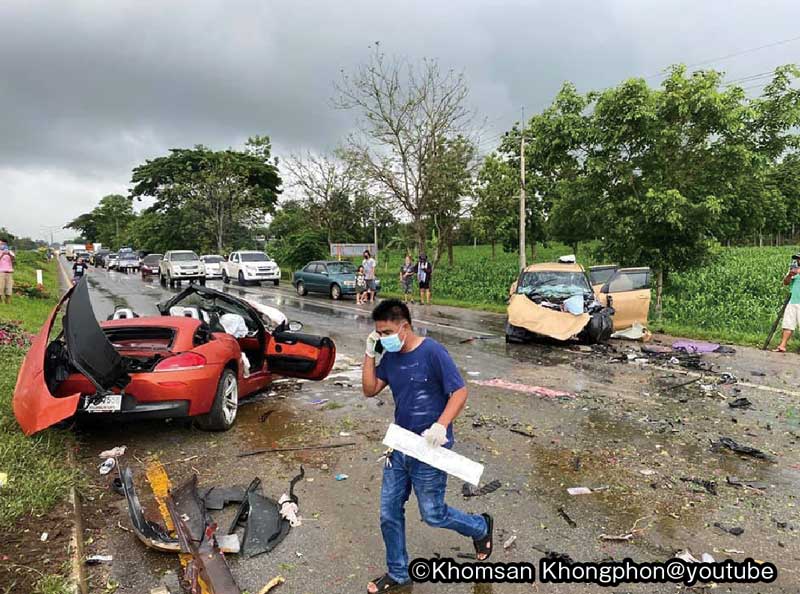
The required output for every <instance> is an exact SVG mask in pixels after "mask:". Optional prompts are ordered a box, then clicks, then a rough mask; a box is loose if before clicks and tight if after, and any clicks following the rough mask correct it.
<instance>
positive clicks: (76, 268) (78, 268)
mask: <svg viewBox="0 0 800 594" xmlns="http://www.w3.org/2000/svg"><path fill="white" fill-rule="evenodd" d="M84 274H86V262H84V261H83V258H78V261H77V262H75V264H73V265H72V284H73V285H75V284H77V283H78V281H79V280H81V278H83V275H84Z"/></svg>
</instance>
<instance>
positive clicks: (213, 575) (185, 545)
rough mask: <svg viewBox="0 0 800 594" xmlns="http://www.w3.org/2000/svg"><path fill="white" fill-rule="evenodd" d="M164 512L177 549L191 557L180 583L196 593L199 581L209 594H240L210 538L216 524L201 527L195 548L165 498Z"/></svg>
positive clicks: (215, 543) (173, 505) (182, 523)
mask: <svg viewBox="0 0 800 594" xmlns="http://www.w3.org/2000/svg"><path fill="white" fill-rule="evenodd" d="M167 509H168V510H169V513H170V516H171V517H172V521H173V522H174V524H175V533H176V534H177V535H178V540H179V541H180V543H181V548H182V549H183V550H185V551H187V552H188V553H189V554H190V555H191V561H190V562H189V563H188V564H187V565H186V567H185V569H184V580H185V582H186V584H187V585H188V586H189V590H190V591H191V592H196V591H197V585H198V582H199V580H200V579H202V581H203V582H204V583H205V584H206V586H207V587H208V588H209V590H210V592H211V594H241V590H240V589H239V586H238V585H236V581H235V580H234V579H233V574H231V570H230V567H228V563H227V562H226V561H225V557H224V556H223V555H222V552H221V551H220V548H219V545H218V543H217V539H216V537H215V536H214V533H215V531H216V524H214V525H212V526H208V527H206V528H205V530H204V531H203V533H202V535H201V538H202V540H200V541H199V545H198V544H197V542H196V541H195V540H194V539H192V537H191V534H190V533H189V530H188V528H187V527H186V524H185V523H184V520H183V518H182V517H181V514H179V513H178V511H177V510H176V508H175V503H174V501H173V500H172V498H171V497H168V498H167Z"/></svg>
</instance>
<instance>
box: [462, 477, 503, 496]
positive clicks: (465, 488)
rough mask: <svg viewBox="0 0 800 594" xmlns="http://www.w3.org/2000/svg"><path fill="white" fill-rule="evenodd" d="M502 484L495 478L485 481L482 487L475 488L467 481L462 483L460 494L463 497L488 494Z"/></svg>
mask: <svg viewBox="0 0 800 594" xmlns="http://www.w3.org/2000/svg"><path fill="white" fill-rule="evenodd" d="M502 486H503V484H502V483H501V482H500V481H498V480H497V479H495V480H493V481H491V482H489V483H486V484H485V485H483V486H482V487H478V488H475V487H473V486H472V485H470V484H469V483H464V484H463V485H462V487H461V494H462V495H463V496H464V497H480V496H481V495H488V494H489V493H493V492H495V491H497V489H499V488H500V487H502Z"/></svg>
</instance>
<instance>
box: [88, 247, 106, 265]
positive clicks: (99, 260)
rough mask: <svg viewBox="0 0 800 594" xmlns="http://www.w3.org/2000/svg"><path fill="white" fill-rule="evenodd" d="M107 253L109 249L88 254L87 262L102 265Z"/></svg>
mask: <svg viewBox="0 0 800 594" xmlns="http://www.w3.org/2000/svg"><path fill="white" fill-rule="evenodd" d="M108 254H109V250H98V251H96V252H94V253H93V254H92V255H91V256H89V264H91V265H92V266H97V267H100V266H102V265H103V260H104V258H105V257H106V256H107V255H108Z"/></svg>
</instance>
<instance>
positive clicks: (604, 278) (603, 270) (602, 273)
mask: <svg viewBox="0 0 800 594" xmlns="http://www.w3.org/2000/svg"><path fill="white" fill-rule="evenodd" d="M617 270H619V266H617V265H616V264H602V265H600V266H590V267H589V283H590V284H591V285H592V290H593V291H594V294H595V295H598V298H599V295H600V294H601V290H602V289H603V285H605V284H606V283H607V282H608V281H609V280H611V277H612V276H614V273H615V272H616V271H617Z"/></svg>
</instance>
